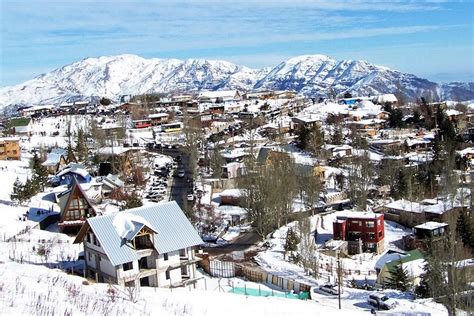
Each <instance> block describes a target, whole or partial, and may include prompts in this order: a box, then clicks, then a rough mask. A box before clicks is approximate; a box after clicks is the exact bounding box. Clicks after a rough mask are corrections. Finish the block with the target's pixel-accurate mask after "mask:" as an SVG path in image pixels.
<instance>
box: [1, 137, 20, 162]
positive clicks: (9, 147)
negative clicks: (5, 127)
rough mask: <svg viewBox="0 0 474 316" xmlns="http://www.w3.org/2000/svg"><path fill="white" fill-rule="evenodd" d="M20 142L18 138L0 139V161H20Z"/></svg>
mask: <svg viewBox="0 0 474 316" xmlns="http://www.w3.org/2000/svg"><path fill="white" fill-rule="evenodd" d="M20 157H21V150H20V140H19V139H18V138H0V160H20Z"/></svg>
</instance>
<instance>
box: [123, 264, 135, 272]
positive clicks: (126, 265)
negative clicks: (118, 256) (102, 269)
mask: <svg viewBox="0 0 474 316" xmlns="http://www.w3.org/2000/svg"><path fill="white" fill-rule="evenodd" d="M122 266H123V271H129V270H132V269H133V262H127V263H124V264H123V265H122Z"/></svg>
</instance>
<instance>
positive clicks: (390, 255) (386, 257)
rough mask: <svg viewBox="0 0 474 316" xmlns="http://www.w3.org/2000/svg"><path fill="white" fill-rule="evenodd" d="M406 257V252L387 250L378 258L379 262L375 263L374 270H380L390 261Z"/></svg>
mask: <svg viewBox="0 0 474 316" xmlns="http://www.w3.org/2000/svg"><path fill="white" fill-rule="evenodd" d="M405 256H407V253H406V251H401V250H397V249H387V250H385V251H384V253H383V254H382V255H381V256H380V258H379V260H377V262H376V263H375V269H379V270H380V269H382V268H383V266H384V265H385V264H386V263H387V262H390V261H393V260H399V259H402V258H403V257H405Z"/></svg>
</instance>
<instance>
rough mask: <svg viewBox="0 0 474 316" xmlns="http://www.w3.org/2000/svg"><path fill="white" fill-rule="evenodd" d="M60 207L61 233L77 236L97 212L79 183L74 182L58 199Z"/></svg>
mask: <svg viewBox="0 0 474 316" xmlns="http://www.w3.org/2000/svg"><path fill="white" fill-rule="evenodd" d="M57 200H58V204H59V207H60V209H61V211H60V214H59V223H58V227H59V231H60V232H61V233H65V234H76V233H77V232H79V230H80V229H81V227H82V225H83V224H84V223H85V222H86V219H88V218H90V217H93V216H95V215H96V210H95V208H94V207H93V206H92V204H91V201H90V200H89V198H88V197H87V195H86V193H85V192H84V191H83V190H82V188H81V186H80V185H79V183H77V182H74V183H73V184H72V187H71V188H69V189H68V190H66V191H65V192H62V193H60V194H59V195H58V197H57Z"/></svg>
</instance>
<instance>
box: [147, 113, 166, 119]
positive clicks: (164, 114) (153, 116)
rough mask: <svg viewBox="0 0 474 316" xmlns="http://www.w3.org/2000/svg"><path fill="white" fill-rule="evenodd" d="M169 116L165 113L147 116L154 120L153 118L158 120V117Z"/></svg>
mask: <svg viewBox="0 0 474 316" xmlns="http://www.w3.org/2000/svg"><path fill="white" fill-rule="evenodd" d="M168 116H169V115H168V114H167V113H154V114H150V115H148V118H150V119H154V118H160V117H168Z"/></svg>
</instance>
